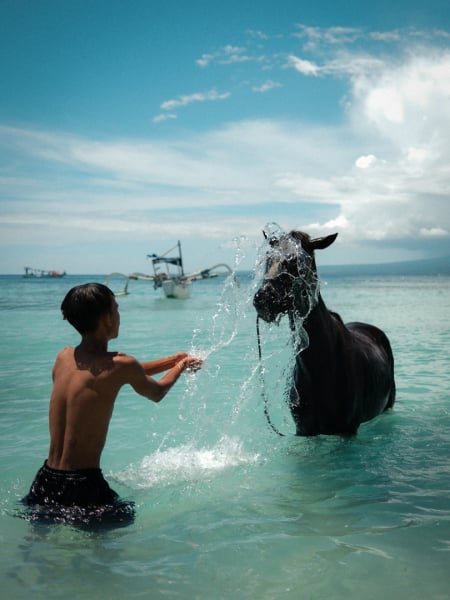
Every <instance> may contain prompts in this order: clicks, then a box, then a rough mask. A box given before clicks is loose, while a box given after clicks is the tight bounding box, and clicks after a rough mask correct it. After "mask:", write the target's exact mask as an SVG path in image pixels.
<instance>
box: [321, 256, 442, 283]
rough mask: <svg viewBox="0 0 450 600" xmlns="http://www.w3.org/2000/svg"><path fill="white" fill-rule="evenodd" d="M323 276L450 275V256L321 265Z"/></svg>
mask: <svg viewBox="0 0 450 600" xmlns="http://www.w3.org/2000/svg"><path fill="white" fill-rule="evenodd" d="M318 270H319V274H320V276H321V277H322V278H323V277H331V276H333V275H334V276H340V277H349V276H351V275H355V276H356V275H372V276H373V275H380V276H382V275H399V276H401V275H450V256H442V257H440V258H425V259H422V260H408V261H403V262H392V263H380V264H370V265H320V266H319V268H318Z"/></svg>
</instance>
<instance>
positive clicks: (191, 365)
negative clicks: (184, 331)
mask: <svg viewBox="0 0 450 600" xmlns="http://www.w3.org/2000/svg"><path fill="white" fill-rule="evenodd" d="M183 362H184V366H185V369H186V371H189V372H190V373H195V372H196V371H198V370H199V369H201V368H202V365H203V358H196V357H194V356H186V358H184V359H183Z"/></svg>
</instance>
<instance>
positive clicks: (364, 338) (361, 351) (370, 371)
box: [345, 321, 395, 410]
mask: <svg viewBox="0 0 450 600" xmlns="http://www.w3.org/2000/svg"><path fill="white" fill-rule="evenodd" d="M345 327H346V328H347V330H348V331H349V333H350V334H351V338H352V341H353V343H352V348H353V354H354V358H353V360H354V366H355V373H354V375H355V376H356V377H363V375H364V373H365V376H364V379H366V381H367V382H368V386H369V388H370V390H368V391H367V393H369V392H370V391H372V390H378V391H381V390H382V389H383V388H384V389H385V390H386V394H387V401H386V405H385V406H384V408H383V409H384V410H386V409H387V408H392V406H393V405H394V402H395V380H394V355H393V352H392V348H391V343H390V341H389V338H388V337H387V335H386V334H385V333H384V331H382V330H381V329H379V328H378V327H376V326H375V325H370V324H369V323H361V322H358V321H355V322H352V323H346V324H345ZM369 395H370V393H369Z"/></svg>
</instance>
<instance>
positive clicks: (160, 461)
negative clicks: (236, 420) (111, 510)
mask: <svg viewBox="0 0 450 600" xmlns="http://www.w3.org/2000/svg"><path fill="white" fill-rule="evenodd" d="M258 460H259V455H258V454H257V453H252V452H247V451H245V450H244V448H243V443H242V442H241V441H240V440H239V439H237V438H231V437H228V436H223V437H222V438H221V439H220V440H219V441H218V443H217V444H215V445H213V446H211V447H202V448H196V447H195V444H194V442H192V443H189V444H183V445H181V446H177V447H175V448H168V449H166V450H157V451H156V452H154V453H153V454H150V455H148V456H145V457H144V458H143V459H142V461H141V462H140V463H139V464H138V465H131V466H130V467H128V468H127V469H126V470H124V471H122V472H119V473H117V474H115V476H114V477H115V479H117V480H119V481H120V482H121V483H124V484H129V485H130V484H131V485H132V486H133V487H136V488H141V489H147V488H151V487H156V486H161V485H172V484H178V483H183V482H186V481H197V480H200V479H205V478H208V477H211V476H212V475H215V474H217V473H220V472H223V471H225V470H227V469H230V468H231V467H235V466H238V465H242V464H254V463H256V462H257V461H258Z"/></svg>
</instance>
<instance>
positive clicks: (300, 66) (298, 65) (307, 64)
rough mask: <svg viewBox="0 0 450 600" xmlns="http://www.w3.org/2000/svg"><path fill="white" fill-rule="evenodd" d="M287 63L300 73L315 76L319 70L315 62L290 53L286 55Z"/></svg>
mask: <svg viewBox="0 0 450 600" xmlns="http://www.w3.org/2000/svg"><path fill="white" fill-rule="evenodd" d="M288 64H289V65H290V66H292V67H293V68H294V69H295V70H296V71H298V72H299V73H301V74H302V75H313V76H317V75H318V74H319V72H320V67H318V66H317V65H316V64H314V63H312V62H311V61H309V60H304V59H302V58H298V57H297V56H294V55H292V54H291V55H290V56H289V57H288Z"/></svg>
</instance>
